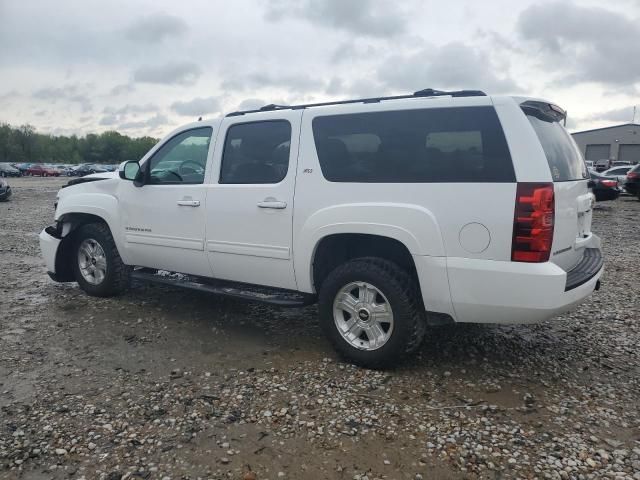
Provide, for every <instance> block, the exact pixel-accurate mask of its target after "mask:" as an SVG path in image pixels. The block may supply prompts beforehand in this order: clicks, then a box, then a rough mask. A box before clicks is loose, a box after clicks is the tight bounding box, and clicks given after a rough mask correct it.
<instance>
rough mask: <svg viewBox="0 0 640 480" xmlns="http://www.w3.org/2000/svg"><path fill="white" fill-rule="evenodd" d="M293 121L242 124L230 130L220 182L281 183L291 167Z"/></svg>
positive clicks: (226, 141)
mask: <svg viewBox="0 0 640 480" xmlns="http://www.w3.org/2000/svg"><path fill="white" fill-rule="evenodd" d="M290 148H291V124H290V123H289V122H288V121H286V120H270V121H263V122H251V123H240V124H236V125H232V126H231V127H229V130H228V131H227V137H226V139H225V142H224V151H223V153H222V167H221V170H220V183H232V184H256V183H278V182H280V181H282V180H283V179H284V177H286V175H287V171H288V169H289V150H290Z"/></svg>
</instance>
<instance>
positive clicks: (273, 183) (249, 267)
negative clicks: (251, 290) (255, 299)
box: [206, 110, 302, 289]
mask: <svg viewBox="0 0 640 480" xmlns="http://www.w3.org/2000/svg"><path fill="white" fill-rule="evenodd" d="M301 117H302V112H301V111H299V110H298V111H295V110H287V111H277V112H269V114H268V116H267V114H265V118H264V120H260V121H249V122H248V121H246V120H243V118H242V116H238V117H227V118H225V119H224V121H223V122H222V124H221V126H220V133H219V135H218V141H217V142H216V150H215V154H214V162H213V165H215V166H216V167H215V168H216V170H217V178H216V174H215V173H214V175H212V181H211V184H209V185H208V187H207V188H208V192H207V245H206V246H207V252H208V255H209V260H210V263H211V267H212V270H213V275H214V276H215V277H216V278H222V279H227V280H234V281H239V282H245V283H252V284H258V285H269V286H274V287H280V288H288V289H296V280H295V275H294V270H293V254H292V248H291V247H292V238H291V237H292V221H293V191H294V186H295V176H296V164H297V158H298V138H299V136H300V135H299V134H300V119H301Z"/></svg>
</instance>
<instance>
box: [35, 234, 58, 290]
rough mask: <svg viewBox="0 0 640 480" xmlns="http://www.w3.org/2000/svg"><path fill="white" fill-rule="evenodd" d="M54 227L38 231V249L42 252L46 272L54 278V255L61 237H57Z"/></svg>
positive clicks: (56, 253) (55, 255)
mask: <svg viewBox="0 0 640 480" xmlns="http://www.w3.org/2000/svg"><path fill="white" fill-rule="evenodd" d="M56 235H57V229H56V227H47V228H45V229H44V230H42V232H40V251H41V252H42V258H44V263H45V265H46V266H47V273H49V276H50V277H51V278H52V279H54V280H55V278H54V277H55V273H56V257H57V255H58V248H59V247H60V243H61V242H62V239H61V238H60V237H57V236H56Z"/></svg>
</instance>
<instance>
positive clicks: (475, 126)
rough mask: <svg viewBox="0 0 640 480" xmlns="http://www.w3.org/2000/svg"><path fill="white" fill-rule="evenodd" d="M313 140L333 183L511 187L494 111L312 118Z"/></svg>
mask: <svg viewBox="0 0 640 480" xmlns="http://www.w3.org/2000/svg"><path fill="white" fill-rule="evenodd" d="M313 136H314V140H315V144H316V150H317V152H318V158H319V160H320V167H321V168H322V173H323V175H324V176H325V178H326V179H327V180H329V181H332V182H359V183H365V182H369V183H425V182H514V181H515V174H514V171H513V165H512V164H511V156H510V154H509V149H508V147H507V142H506V140H505V137H504V133H503V132H502V127H501V125H500V122H499V121H498V116H497V115H496V112H495V110H494V109H493V107H458V108H430V109H416V110H402V111H389V112H369V113H357V114H347V115H331V116H321V117H316V118H315V119H314V120H313Z"/></svg>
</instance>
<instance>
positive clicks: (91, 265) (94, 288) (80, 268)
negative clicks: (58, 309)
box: [72, 223, 131, 297]
mask: <svg viewBox="0 0 640 480" xmlns="http://www.w3.org/2000/svg"><path fill="white" fill-rule="evenodd" d="M74 252H75V255H73V257H72V258H73V262H74V263H73V266H74V274H75V277H76V281H77V282H78V285H79V286H80V288H81V289H82V290H84V291H85V292H86V293H88V294H89V295H92V296H96V297H111V296H113V295H117V294H119V293H121V292H123V291H124V290H126V288H127V287H128V286H129V275H130V273H131V268H130V267H128V266H127V265H125V264H124V263H123V262H122V259H121V258H120V254H119V253H118V249H117V248H116V244H115V242H114V241H113V237H112V236H111V232H110V231H109V228H108V227H107V226H106V225H104V224H101V223H90V224H87V225H83V226H82V227H80V228H79V229H78V231H77V232H76V234H75V248H74Z"/></svg>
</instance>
